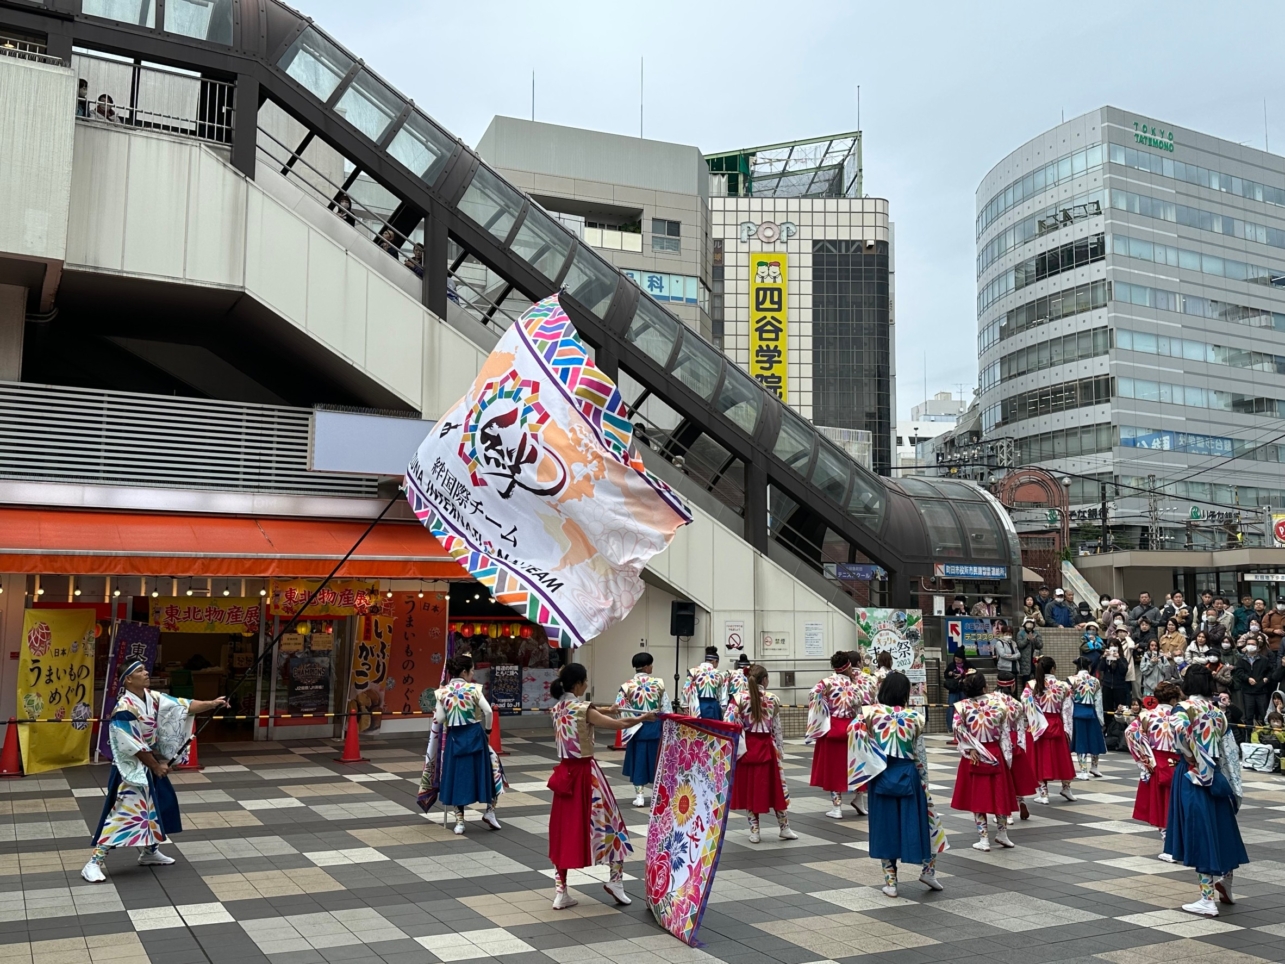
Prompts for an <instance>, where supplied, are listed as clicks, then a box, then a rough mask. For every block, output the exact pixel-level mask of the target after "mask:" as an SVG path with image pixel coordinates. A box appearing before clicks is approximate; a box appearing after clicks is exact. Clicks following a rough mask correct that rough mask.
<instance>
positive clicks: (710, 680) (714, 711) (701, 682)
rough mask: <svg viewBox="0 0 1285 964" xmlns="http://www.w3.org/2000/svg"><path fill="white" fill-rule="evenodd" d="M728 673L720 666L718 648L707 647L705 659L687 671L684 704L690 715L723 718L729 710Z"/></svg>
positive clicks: (712, 718)
mask: <svg viewBox="0 0 1285 964" xmlns="http://www.w3.org/2000/svg"><path fill="white" fill-rule="evenodd" d="M727 698H728V692H727V674H726V673H724V672H723V671H722V670H721V669H719V668H718V648H717V647H715V646H706V647H705V661H704V662H703V663H701V664H700V665H699V666H693V667H692V668H691V669H689V670H688V671H687V681H686V682H685V683H684V684H683V704H684V705H685V706H686V707H687V715H688V716H699V717H700V718H701V719H703V720H721V719H722V718H723V714H724V713H725V712H726V711H727Z"/></svg>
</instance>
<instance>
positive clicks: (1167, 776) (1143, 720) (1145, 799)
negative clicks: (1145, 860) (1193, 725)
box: [1124, 680, 1182, 864]
mask: <svg viewBox="0 0 1285 964" xmlns="http://www.w3.org/2000/svg"><path fill="white" fill-rule="evenodd" d="M1181 699H1182V690H1180V689H1179V688H1178V685H1177V684H1176V683H1172V682H1170V681H1169V680H1165V681H1164V682H1161V683H1157V684H1156V689H1155V692H1154V693H1153V694H1152V695H1151V696H1148V697H1147V698H1146V700H1145V701H1144V702H1145V703H1146V704H1149V705H1145V706H1143V708H1142V712H1141V713H1139V714H1138V717H1137V719H1135V720H1134V721H1133V722H1132V723H1130V724H1129V728H1128V729H1127V730H1125V731H1124V740H1125V744H1126V745H1127V746H1128V747H1129V752H1130V753H1131V754H1133V758H1134V759H1135V760H1136V761H1137V762H1138V769H1140V770H1141V771H1142V778H1141V779H1140V780H1139V781H1138V795H1137V797H1136V798H1135V799H1134V803H1133V819H1134V820H1141V821H1143V822H1144V823H1149V824H1151V826H1153V827H1156V828H1157V829H1159V831H1160V855H1159V856H1160V859H1161V860H1163V861H1165V862H1166V863H1170V864H1171V863H1173V857H1171V856H1170V855H1169V854H1167V853H1165V850H1164V843H1165V827H1166V826H1168V821H1169V796H1170V790H1171V789H1172V788H1173V768H1174V767H1175V766H1177V765H1178V754H1177V752H1175V750H1174V742H1173V722H1172V720H1171V719H1170V716H1171V715H1172V714H1173V708H1174V706H1175V705H1176V704H1177V703H1178V701H1179V700H1181Z"/></svg>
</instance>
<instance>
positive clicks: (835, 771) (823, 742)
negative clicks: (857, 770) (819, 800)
mask: <svg viewBox="0 0 1285 964" xmlns="http://www.w3.org/2000/svg"><path fill="white" fill-rule="evenodd" d="M851 722H852V720H850V719H849V718H848V717H846V716H832V717H830V730H829V732H828V733H826V735H825V736H823V737H821V739H819V740H817V741H816V743H815V744H813V746H812V779H811V780H809V781H808V783H809V784H810V785H812V786H814V787H820V788H821V789H822V790H828V791H830V792H831V793H845V792H847V789H848V724H849V723H851Z"/></svg>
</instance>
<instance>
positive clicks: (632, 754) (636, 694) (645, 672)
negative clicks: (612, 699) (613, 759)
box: [616, 653, 673, 807]
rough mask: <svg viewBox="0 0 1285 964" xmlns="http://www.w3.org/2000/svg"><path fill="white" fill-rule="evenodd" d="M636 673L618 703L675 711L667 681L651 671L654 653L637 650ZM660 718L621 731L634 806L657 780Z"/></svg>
mask: <svg viewBox="0 0 1285 964" xmlns="http://www.w3.org/2000/svg"><path fill="white" fill-rule="evenodd" d="M633 662H634V676H633V678H632V679H627V680H625V681H624V682H623V683H621V684H620V692H619V693H617V694H616V705H617V706H618V707H620V708H621V709H622V710H633V711H635V713H638V714H641V713H672V712H673V705H672V704H671V703H670V700H669V694H668V693H666V692H665V682H664V680H662V679H661V678H660V677H659V676H652V675H651V667H652V658H651V653H635V654H634V660H633ZM660 731H661V722H660V720H652V721H651V722H649V723H640V724H638V725H636V726H631V727H630V728H629V729H627V730H625V731H624V732H623V733H622V734H621V738H622V739H623V740H624V741H625V762H624V765H623V769H624V772H625V777H626V778H628V780H629V781H630V782H631V783H632V784H633V785H634V806H635V807H641V806H646V805H650V803H651V801H647V802H646V804H644V802H643V791H644V790H646V789H647V787H649V786H651V785H652V784H653V783H655V782H656V758H657V756H658V755H659V752H660Z"/></svg>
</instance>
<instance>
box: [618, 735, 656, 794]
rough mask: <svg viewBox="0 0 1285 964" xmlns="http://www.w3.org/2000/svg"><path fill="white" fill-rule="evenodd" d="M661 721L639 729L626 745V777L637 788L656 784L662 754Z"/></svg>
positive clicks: (624, 767) (624, 766)
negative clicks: (657, 763) (657, 761)
mask: <svg viewBox="0 0 1285 964" xmlns="http://www.w3.org/2000/svg"><path fill="white" fill-rule="evenodd" d="M660 732H661V723H660V720H652V721H651V722H650V723H644V724H642V725H641V726H639V727H638V730H637V732H635V733H634V735H633V736H632V737H630V738H629V742H628V743H626V744H625V762H624V764H623V769H624V771H625V777H626V779H628V780H629V782H630V783H632V784H633V785H634V786H636V787H641V786H646V785H647V784H648V783H655V782H656V759H657V757H658V756H659V754H660Z"/></svg>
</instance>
